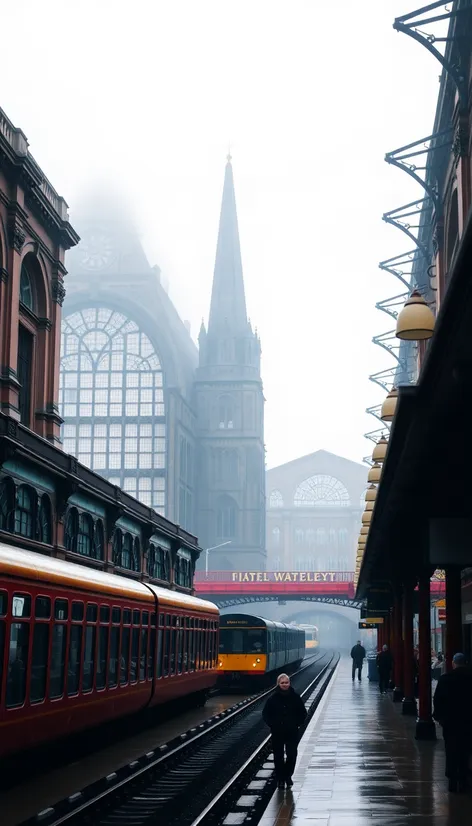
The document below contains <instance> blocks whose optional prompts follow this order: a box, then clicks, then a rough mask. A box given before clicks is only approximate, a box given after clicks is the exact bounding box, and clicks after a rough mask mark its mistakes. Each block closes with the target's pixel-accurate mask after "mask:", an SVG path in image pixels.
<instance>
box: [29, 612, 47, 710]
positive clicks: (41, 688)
mask: <svg viewBox="0 0 472 826" xmlns="http://www.w3.org/2000/svg"><path fill="white" fill-rule="evenodd" d="M38 599H40V597H37V598H36V603H37V601H38ZM44 599H46V597H44ZM48 654H49V625H48V624H47V623H39V622H37V623H36V624H35V626H34V634H33V653H32V655H31V682H30V701H31V702H32V703H40V702H41V701H42V700H44V698H45V697H46V677H47V665H48Z"/></svg>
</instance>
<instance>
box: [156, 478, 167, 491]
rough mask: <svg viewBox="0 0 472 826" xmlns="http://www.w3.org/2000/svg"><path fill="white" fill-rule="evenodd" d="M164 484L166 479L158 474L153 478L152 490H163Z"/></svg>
mask: <svg viewBox="0 0 472 826" xmlns="http://www.w3.org/2000/svg"><path fill="white" fill-rule="evenodd" d="M165 486H166V480H165V479H164V477H163V476H158V477H157V479H154V480H153V487H154V490H164V488H165Z"/></svg>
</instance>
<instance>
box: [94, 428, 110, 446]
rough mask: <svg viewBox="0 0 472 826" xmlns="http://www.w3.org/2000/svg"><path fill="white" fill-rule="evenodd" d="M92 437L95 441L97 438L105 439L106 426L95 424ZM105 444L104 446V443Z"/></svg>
mask: <svg viewBox="0 0 472 826" xmlns="http://www.w3.org/2000/svg"><path fill="white" fill-rule="evenodd" d="M93 435H94V436H95V438H96V439H97V438H99V437H102V438H106V435H107V426H106V424H96V425H94V427H93ZM105 444H106V442H105Z"/></svg>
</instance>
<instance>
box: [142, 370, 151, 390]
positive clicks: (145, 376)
mask: <svg viewBox="0 0 472 826" xmlns="http://www.w3.org/2000/svg"><path fill="white" fill-rule="evenodd" d="M152 385H153V381H152V373H151V372H149V373H141V387H152Z"/></svg>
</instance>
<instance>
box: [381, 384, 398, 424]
mask: <svg viewBox="0 0 472 826" xmlns="http://www.w3.org/2000/svg"><path fill="white" fill-rule="evenodd" d="M397 401H398V390H397V388H396V387H392V389H391V390H390V393H389V394H388V396H387V398H386V399H385V401H384V403H383V405H382V407H381V409H380V418H381V419H382V421H383V422H393V417H394V416H395V410H396V408H397Z"/></svg>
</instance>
